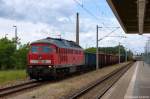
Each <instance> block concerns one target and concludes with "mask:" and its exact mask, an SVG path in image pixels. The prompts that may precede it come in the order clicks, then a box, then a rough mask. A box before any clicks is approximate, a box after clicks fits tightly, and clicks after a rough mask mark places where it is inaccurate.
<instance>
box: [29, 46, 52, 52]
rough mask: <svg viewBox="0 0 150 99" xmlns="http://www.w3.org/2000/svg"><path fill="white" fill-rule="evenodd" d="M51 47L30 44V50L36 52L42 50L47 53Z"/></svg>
mask: <svg viewBox="0 0 150 99" xmlns="http://www.w3.org/2000/svg"><path fill="white" fill-rule="evenodd" d="M51 51H52V49H51V48H50V47H49V46H31V52H32V53H37V52H43V53H49V52H51Z"/></svg>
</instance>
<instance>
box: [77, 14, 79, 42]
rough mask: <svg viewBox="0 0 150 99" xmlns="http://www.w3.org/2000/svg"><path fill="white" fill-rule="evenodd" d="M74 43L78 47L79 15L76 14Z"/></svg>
mask: <svg viewBox="0 0 150 99" xmlns="http://www.w3.org/2000/svg"><path fill="white" fill-rule="evenodd" d="M76 43H77V44H78V45H79V13H77V19H76Z"/></svg>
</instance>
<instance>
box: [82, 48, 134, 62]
mask: <svg viewBox="0 0 150 99" xmlns="http://www.w3.org/2000/svg"><path fill="white" fill-rule="evenodd" d="M98 50H99V52H100V53H106V54H114V55H118V53H119V46H115V47H99V48H98ZM85 51H86V52H89V53H96V48H94V47H91V48H88V49H85ZM120 54H121V56H125V54H126V49H125V48H124V46H122V45H120ZM127 54H128V59H132V56H133V53H132V52H131V51H127Z"/></svg>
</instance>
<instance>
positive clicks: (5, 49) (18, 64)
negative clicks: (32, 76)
mask: <svg viewBox="0 0 150 99" xmlns="http://www.w3.org/2000/svg"><path fill="white" fill-rule="evenodd" d="M28 50H29V47H28V44H25V45H21V46H20V47H19V48H18V49H16V44H15V41H14V39H12V40H9V39H8V38H7V37H5V38H2V39H0V70H6V69H23V68H25V66H26V63H27V62H26V61H27V58H26V57H27V52H28Z"/></svg>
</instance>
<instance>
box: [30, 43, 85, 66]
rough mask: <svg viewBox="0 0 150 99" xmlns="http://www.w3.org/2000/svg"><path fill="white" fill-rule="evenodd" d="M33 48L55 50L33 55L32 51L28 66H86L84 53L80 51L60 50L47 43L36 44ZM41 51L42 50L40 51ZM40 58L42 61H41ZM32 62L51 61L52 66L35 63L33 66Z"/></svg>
mask: <svg viewBox="0 0 150 99" xmlns="http://www.w3.org/2000/svg"><path fill="white" fill-rule="evenodd" d="M31 46H49V47H51V48H52V49H53V51H52V52H50V53H32V52H31V51H30V52H29V54H28V65H29V66H34V65H40V66H43V65H45V66H47V65H50V66H54V67H55V66H57V67H58V66H59V67H65V66H78V65H83V64H84V52H83V50H79V49H68V48H59V47H57V46H56V45H53V44H45V43H38V44H37V43H36V44H32V45H31ZM39 50H40V49H39ZM39 56H40V57H41V59H39ZM30 60H51V64H43V63H40V62H39V63H34V64H31V63H30Z"/></svg>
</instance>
